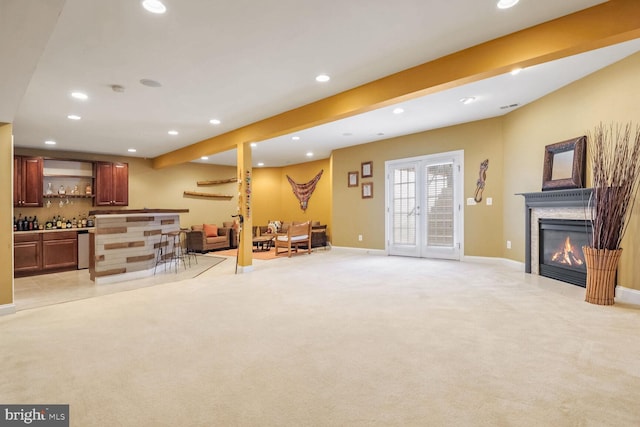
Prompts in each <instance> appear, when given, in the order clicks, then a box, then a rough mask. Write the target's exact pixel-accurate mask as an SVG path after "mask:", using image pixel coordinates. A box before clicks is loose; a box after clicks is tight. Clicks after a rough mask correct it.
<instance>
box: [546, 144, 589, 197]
mask: <svg viewBox="0 0 640 427" xmlns="http://www.w3.org/2000/svg"><path fill="white" fill-rule="evenodd" d="M586 143H587V137H586V136H580V137H578V138H573V139H569V140H567V141H562V142H557V143H555V144H550V145H547V146H546V147H545V150H544V169H543V173H542V191H547V190H562V189H567V188H583V187H584V184H585V180H584V173H585V161H586V157H585V148H586Z"/></svg>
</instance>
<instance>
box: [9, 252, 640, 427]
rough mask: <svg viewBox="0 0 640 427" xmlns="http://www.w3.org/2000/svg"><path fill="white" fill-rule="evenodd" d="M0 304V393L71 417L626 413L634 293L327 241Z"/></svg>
mask: <svg viewBox="0 0 640 427" xmlns="http://www.w3.org/2000/svg"><path fill="white" fill-rule="evenodd" d="M233 268H234V263H231V262H223V263H221V264H219V265H218V266H217V267H216V268H212V269H210V270H208V271H207V272H206V273H204V274H202V275H200V276H199V277H197V278H195V279H190V280H184V281H181V282H176V283H169V284H165V285H163V286H153V287H147V288H141V289H137V290H133V291H130V292H120V293H115V294H110V295H104V296H99V297H96V298H90V299H84V300H79V301H73V302H70V303H66V304H57V305H53V306H48V307H41V308H36V309H31V310H23V311H20V312H18V313H17V314H15V315H9V316H4V317H1V318H0V343H2V347H1V349H0V352H1V353H0V363H1V366H2V369H3V374H2V381H1V382H0V401H2V402H3V403H5V404H6V403H68V404H70V405H71V406H70V408H71V425H72V426H83V427H84V426H178V425H179V426H225V427H226V426H598V427H600V426H616V427H619V426H638V425H640V405H638V402H639V401H640V359H639V358H638V354H640V328H639V327H638V325H639V324H640V310H638V308H637V307H632V306H624V305H614V306H610V307H601V306H594V305H590V304H587V303H585V302H584V301H583V300H584V289H582V288H579V287H576V286H572V285H567V284H564V283H560V282H557V281H554V280H551V279H546V278H542V277H539V276H531V275H527V274H524V273H522V272H521V271H520V269H519V267H514V266H511V265H489V264H481V263H472V262H451V261H435V260H425V259H413V258H402V257H384V256H372V255H366V254H364V253H363V252H356V251H347V250H342V249H335V248H334V249H333V250H331V251H326V252H317V253H314V254H312V255H311V256H308V255H305V256H297V257H292V258H282V260H281V261H278V262H257V263H256V264H255V269H254V271H253V272H251V273H246V274H239V275H234V274H233Z"/></svg>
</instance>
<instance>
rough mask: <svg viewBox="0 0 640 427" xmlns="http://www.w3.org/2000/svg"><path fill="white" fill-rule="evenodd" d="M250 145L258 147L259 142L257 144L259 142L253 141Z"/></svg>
mask: <svg viewBox="0 0 640 427" xmlns="http://www.w3.org/2000/svg"><path fill="white" fill-rule="evenodd" d="M249 145H250V146H251V148H256V147H257V146H258V144H257V143H255V142H252V143H251V144H249Z"/></svg>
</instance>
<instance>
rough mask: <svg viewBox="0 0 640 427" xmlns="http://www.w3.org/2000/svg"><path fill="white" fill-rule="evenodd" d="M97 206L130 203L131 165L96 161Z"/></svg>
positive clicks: (125, 204)
mask: <svg viewBox="0 0 640 427" xmlns="http://www.w3.org/2000/svg"><path fill="white" fill-rule="evenodd" d="M95 165H96V166H95V167H96V171H95V176H96V206H128V205H129V165H128V164H127V163H110V162H96V164H95Z"/></svg>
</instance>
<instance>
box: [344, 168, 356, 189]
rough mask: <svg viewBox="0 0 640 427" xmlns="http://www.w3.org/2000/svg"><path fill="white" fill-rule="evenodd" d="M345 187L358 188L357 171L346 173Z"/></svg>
mask: <svg viewBox="0 0 640 427" xmlns="http://www.w3.org/2000/svg"><path fill="white" fill-rule="evenodd" d="M347 186H348V187H357V186H358V171H353V172H347Z"/></svg>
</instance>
